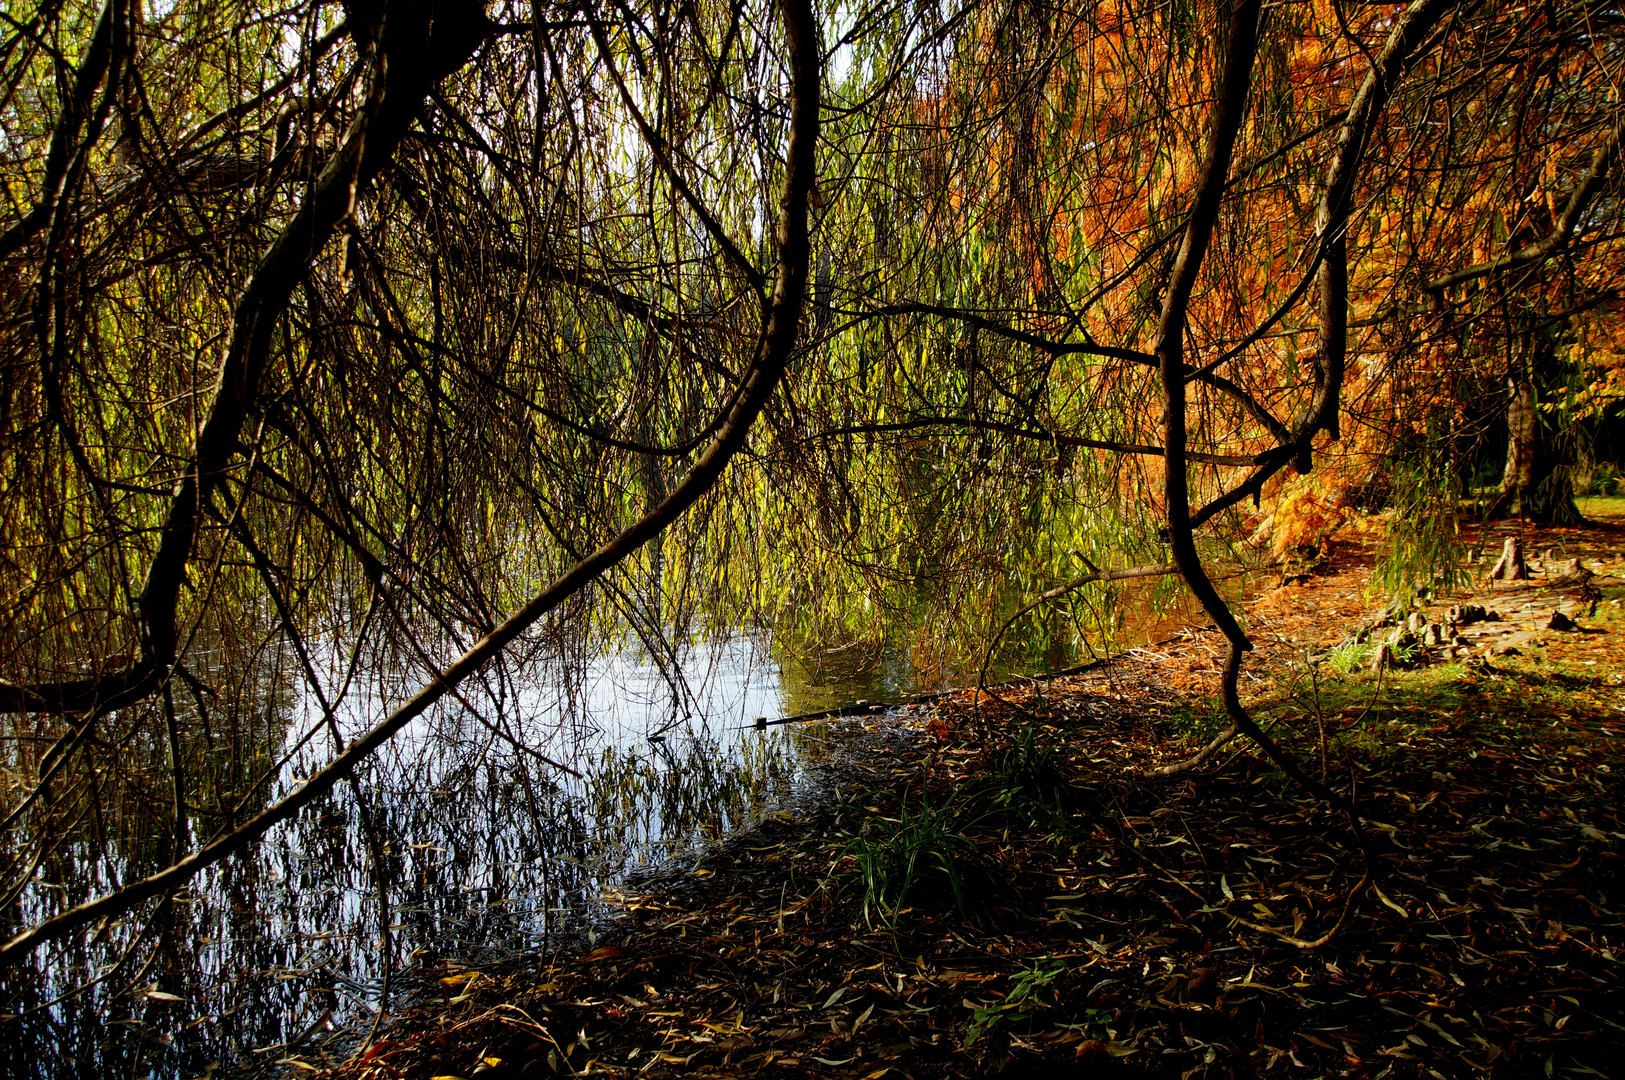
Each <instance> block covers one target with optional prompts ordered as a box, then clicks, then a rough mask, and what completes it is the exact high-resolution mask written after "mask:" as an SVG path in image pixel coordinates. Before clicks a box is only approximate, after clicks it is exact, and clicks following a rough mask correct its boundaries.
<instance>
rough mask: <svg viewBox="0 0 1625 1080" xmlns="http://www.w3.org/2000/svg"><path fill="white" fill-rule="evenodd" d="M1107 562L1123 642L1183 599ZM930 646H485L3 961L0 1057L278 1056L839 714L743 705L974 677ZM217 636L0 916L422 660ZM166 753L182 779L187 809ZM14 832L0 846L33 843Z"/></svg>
mask: <svg viewBox="0 0 1625 1080" xmlns="http://www.w3.org/2000/svg"><path fill="white" fill-rule="evenodd" d="M1129 584H1130V586H1131V588H1129V589H1125V590H1124V592H1123V596H1122V597H1121V603H1120V605H1119V606H1118V607H1117V608H1116V609H1115V611H1116V615H1115V616H1114V622H1115V629H1114V630H1113V631H1112V634H1111V636H1112V637H1114V638H1115V639H1116V641H1117V642H1118V645H1119V646H1121V645H1123V644H1125V643H1128V642H1133V641H1136V640H1138V641H1144V640H1154V639H1156V638H1157V637H1159V636H1162V635H1164V634H1165V633H1167V632H1168V631H1169V630H1170V628H1171V627H1172V626H1174V625H1177V624H1179V623H1181V622H1183V621H1185V620H1186V619H1187V618H1188V617H1189V614H1190V613H1189V611H1188V609H1187V610H1184V611H1181V610H1175V611H1172V612H1165V613H1163V614H1157V612H1158V611H1160V610H1162V609H1161V608H1160V607H1159V605H1158V604H1155V603H1153V602H1152V600H1151V593H1150V589H1151V588H1152V586H1149V585H1136V583H1129ZM1135 589H1139V590H1141V591H1140V592H1139V593H1137V592H1136V591H1135ZM1176 607H1177V605H1176ZM1073 629H1074V628H1073V627H1068V626H1066V625H1064V624H1056V625H1054V626H1053V627H1051V628H1048V629H1045V630H1043V631H1042V632H1041V633H1038V634H1036V635H1033V636H1029V637H1027V638H1026V640H1025V642H1024V643H1022V644H1021V645H1020V646H1019V647H1016V648H1014V649H1013V651H1012V652H1011V653H1010V654H1009V655H1008V656H1006V658H1005V662H1004V663H1000V664H997V665H995V667H994V668H993V669H992V670H990V672H989V674H990V677H992V678H999V677H1003V676H1005V675H1007V674H1008V673H1010V672H1011V671H1012V670H1015V671H1022V672H1029V673H1035V672H1041V671H1046V670H1051V671H1052V670H1058V669H1060V668H1063V667H1065V666H1067V665H1070V664H1072V663H1075V662H1078V661H1080V660H1088V659H1091V658H1092V654H1090V653H1088V652H1084V653H1083V654H1081V655H1080V654H1079V653H1077V652H1075V651H1074V649H1073V647H1072V645H1071V644H1070V643H1071V642H1072V641H1075V640H1078V638H1077V637H1076V636H1074V634H1073V633H1072V630H1073ZM1089 636H1092V635H1089ZM1006 644H1007V645H1010V644H1013V643H1012V642H1007V643H1006ZM943 647H944V646H943V643H942V642H940V641H936V640H935V639H922V640H917V641H916V642H915V643H914V644H912V645H910V646H908V647H906V648H903V647H897V646H892V645H886V646H880V647H874V648H866V647H862V646H854V647H850V648H832V649H817V650H810V652H809V655H810V656H811V657H812V659H794V660H790V661H787V662H784V663H780V662H778V661H776V660H775V659H774V657H773V653H774V652H775V650H772V649H770V648H768V646H767V642H766V639H765V638H764V637H761V636H752V635H742V636H738V637H735V638H733V639H731V640H726V641H721V642H716V643H712V644H706V645H696V646H690V647H687V648H683V649H679V650H675V651H672V650H663V652H662V653H661V656H662V659H661V660H660V661H658V662H657V661H656V660H655V659H653V658H652V654H651V653H650V652H649V651H648V650H647V649H642V648H629V649H625V650H622V651H618V652H617V651H610V652H608V653H607V654H606V653H593V652H590V651H588V650H586V649H585V648H581V649H580V650H579V651H578V652H577V653H576V654H575V655H573V656H572V655H568V654H565V655H561V653H560V651H559V650H558V649H557V648H556V643H555V646H554V647H553V648H552V649H551V651H548V655H547V657H546V659H545V662H536V661H537V658H536V657H534V656H532V657H531V658H529V659H526V658H524V657H516V658H514V659H512V660H511V661H504V663H503V664H502V665H498V666H496V667H494V668H492V669H490V670H488V671H486V672H485V673H483V675H482V676H481V677H480V678H478V679H475V680H470V683H469V684H467V685H466V686H465V687H463V688H460V691H459V694H458V695H457V696H456V697H455V698H454V699H448V700H447V701H445V702H443V704H442V707H440V708H437V709H436V710H434V711H432V712H430V713H429V714H427V715H425V716H423V717H421V718H419V720H418V721H417V722H416V723H415V724H414V725H413V726H412V727H410V728H409V729H408V730H406V731H404V732H402V733H401V734H399V735H397V736H396V738H395V739H394V740H393V742H391V743H390V744H389V745H388V746H386V747H385V748H384V749H383V750H381V751H380V752H379V753H378V754H377V755H375V756H374V758H373V759H372V760H370V761H368V762H366V763H365V764H364V765H363V766H361V767H359V768H358V769H357V771H356V774H355V776H354V783H353V784H349V785H344V784H341V785H340V786H339V787H338V788H336V789H335V790H334V792H333V793H332V794H331V795H329V796H328V797H327V798H326V799H325V800H324V801H322V802H321V803H319V804H317V805H315V806H313V807H311V808H308V809H307V810H306V812H305V813H303V814H301V815H299V816H298V817H296V818H295V819H294V820H292V821H290V822H287V823H285V824H283V825H281V826H279V827H277V828H276V829H274V830H273V831H272V832H271V833H269V834H268V835H267V836H266V838H265V839H264V840H263V841H262V842H261V843H260V844H258V845H257V846H256V847H255V848H253V849H252V850H251V851H250V852H249V853H247V854H245V855H243V856H240V857H237V858H234V859H229V860H227V861H225V862H223V863H221V864H219V865H218V866H216V867H214V868H212V869H210V870H209V871H207V872H205V873H204V874H202V875H200V876H199V877H198V878H196V879H194V881H193V883H192V884H191V886H190V887H189V888H188V889H187V890H186V891H185V892H184V893H182V894H180V895H178V896H176V897H175V898H174V899H173V900H172V901H171V902H168V903H162V904H158V905H156V906H152V907H149V908H147V909H145V910H143V911H141V912H138V913H136V914H135V915H132V916H130V917H126V918H125V919H122V920H119V921H117V922H115V923H113V924H111V925H108V926H103V927H99V928H97V930H96V931H95V932H94V933H91V934H88V935H87V934H81V935H79V936H77V937H74V938H72V939H70V940H69V941H67V942H65V943H59V944H56V945H51V946H46V947H43V948H41V949H40V950H38V952H37V953H36V954H35V956H34V958H33V962H32V965H31V966H30V967H29V968H27V969H25V970H20V971H11V972H7V973H5V975H4V977H3V978H0V1015H3V1017H4V1018H3V1019H0V1045H3V1046H5V1047H7V1048H8V1052H7V1053H5V1054H0V1075H6V1076H19V1077H22V1076H28V1077H34V1076H59V1077H111V1076H117V1077H130V1078H132V1080H137V1078H143V1077H153V1078H155V1080H170V1078H174V1080H190V1078H194V1077H207V1076H222V1077H223V1076H250V1075H260V1074H263V1073H265V1072H267V1071H269V1072H272V1073H275V1074H277V1075H285V1074H286V1073H287V1072H288V1071H289V1070H290V1068H291V1067H290V1066H289V1065H287V1064H285V1063H286V1062H288V1061H289V1060H290V1059H298V1060H303V1061H309V1062H319V1061H321V1060H322V1055H323V1053H324V1052H325V1053H330V1054H333V1055H335V1056H342V1055H343V1054H344V1053H345V1052H346V1051H347V1049H348V1048H349V1047H353V1046H354V1045H355V1040H356V1039H357V1038H358V1037H360V1036H361V1035H364V1034H365V1032H366V1031H367V1029H368V1027H369V1026H370V1024H371V1022H372V1018H373V1017H374V1016H376V1015H377V1013H378V1010H379V1009H380V1006H381V1005H382V1006H383V1007H384V1009H385V1011H386V1013H387V1012H388V1011H390V1010H396V1009H399V1008H400V1007H401V1006H402V1005H404V1004H406V1003H407V1002H409V1001H410V1000H411V999H412V997H413V995H415V994H421V993H424V992H426V991H427V992H431V993H438V989H439V988H438V986H437V984H435V983H433V982H432V976H433V975H435V974H439V973H440V972H441V971H443V968H442V967H440V966H438V965H439V961H442V960H452V961H458V962H466V963H470V964H474V965H478V964H480V963H482V962H488V961H491V960H497V959H503V958H509V957H513V956H516V955H520V954H525V953H534V952H537V951H545V950H548V949H552V948H559V947H573V946H576V945H579V944H580V943H581V941H582V940H583V938H585V937H589V936H590V935H591V934H592V927H593V926H594V925H595V924H597V923H598V921H600V920H602V919H603V918H605V917H606V915H607V909H606V908H605V907H604V906H603V904H602V902H601V899H600V898H601V897H602V896H603V895H604V892H605V890H606V889H607V888H610V887H612V886H614V885H616V884H618V883H620V882H622V881H624V880H625V879H626V878H627V877H628V875H635V874H636V873H638V872H639V871H640V870H647V869H651V868H655V867H666V866H670V865H672V864H674V863H677V864H680V863H681V860H682V859H683V858H684V857H686V856H687V855H688V854H691V853H694V852H696V851H699V850H701V849H703V848H704V847H705V846H707V845H710V844H714V843H716V842H718V841H720V840H721V839H723V838H725V837H726V836H728V835H730V834H732V833H736V832H738V831H740V830H742V829H745V828H748V827H749V826H751V825H752V824H754V823H756V822H758V821H760V820H761V819H762V818H763V816H764V815H766V814H769V813H772V812H774V811H775V810H779V809H782V808H784V807H786V806H788V805H789V804H791V803H792V802H793V800H794V799H795V798H796V796H797V794H798V792H801V791H804V790H806V789H808V788H809V787H810V786H811V785H812V784H813V782H814V778H815V776H816V773H817V768H818V765H819V763H820V762H823V761H827V760H829V759H830V758H831V757H832V756H838V755H839V754H840V747H841V744H842V740H843V739H844V738H846V737H847V735H848V733H849V731H850V728H849V726H848V725H849V723H850V722H844V721H832V722H828V723H794V724H786V725H776V726H770V727H767V728H766V729H765V730H758V729H757V728H756V727H755V725H754V723H753V721H754V719H755V718H757V717H781V716H789V715H798V714H802V713H808V712H813V711H816V710H823V709H828V708H832V707H837V706H842V705H847V704H851V703H853V702H855V701H858V700H870V701H896V700H898V699H900V698H902V697H904V696H906V695H908V694H911V693H913V692H915V691H917V690H922V689H936V688H940V687H942V686H943V685H965V684H967V683H969V682H971V681H974V677H975V676H974V672H975V670H976V668H977V666H978V663H977V661H976V660H970V659H969V658H965V657H961V658H959V659H958V660H957V661H954V662H950V663H947V664H944V663H942V662H941V659H942V658H941V657H940V656H937V655H936V654H937V653H938V652H940V651H941V650H942V648H943ZM544 651H547V650H544ZM566 652H567V651H566ZM944 655H946V654H944ZM245 656H247V657H249V659H247V660H244V659H242V658H243V657H245ZM214 657H215V658H214V660H213V661H212V663H213V664H214V668H213V669H212V674H211V677H210V679H209V680H207V681H208V682H209V685H210V687H213V689H210V688H209V687H205V688H204V689H205V690H206V691H207V692H202V691H200V692H197V693H193V694H192V695H191V697H192V699H193V701H194V702H195V704H188V701H187V696H186V695H184V694H180V693H176V694H174V695H172V698H173V700H169V699H166V703H165V707H166V708H172V709H173V710H174V718H173V722H172V723H170V724H169V731H170V732H171V735H170V738H169V739H168V741H167V742H166V741H165V740H164V739H162V738H161V737H160V736H159V735H157V734H155V733H161V732H162V731H163V730H164V726H163V724H161V723H159V722H157V721H156V720H155V719H154V714H153V713H152V712H151V710H153V709H156V707H157V706H156V705H148V706H145V707H146V708H148V709H149V713H148V715H146V717H145V719H142V718H140V717H138V716H135V715H134V711H132V713H131V717H130V718H128V722H124V721H125V719H126V718H121V717H120V715H119V714H114V715H113V716H111V717H109V718H107V720H106V721H104V722H103V724H102V726H101V728H100V729H99V731H98V736H99V737H98V739H96V740H95V741H94V745H93V746H92V747H91V748H90V750H87V752H86V760H87V762H88V764H87V767H86V768H85V769H84V770H83V772H84V775H83V777H82V783H83V784H84V785H85V786H86V787H87V788H88V789H89V790H90V791H91V792H92V794H91V796H90V797H88V798H83V799H79V800H78V801H75V799H74V798H60V799H58V805H60V806H65V807H66V810H65V811H61V812H60V815H59V816H60V819H61V821H62V825H61V826H60V828H61V830H62V831H61V832H60V834H59V835H58V836H57V837H56V842H55V844H54V845H47V846H44V847H41V848H39V850H41V851H42V852H44V857H43V858H42V859H41V861H40V863H39V867H38V871H37V872H36V873H35V874H34V875H33V878H32V881H31V884H30V885H29V886H28V887H27V888H24V889H22V890H21V891H20V893H19V894H18V895H17V897H16V898H15V901H14V902H13V903H11V904H10V905H9V906H8V907H6V908H0V932H3V933H6V934H8V935H9V934H10V933H13V932H15V930H16V929H18V928H20V927H22V926H24V925H28V924H30V923H32V922H35V921H37V920H39V919H40V918H42V917H44V916H47V915H49V914H50V913H52V912H55V911H60V910H62V909H63V908H64V907H67V906H70V905H72V904H76V903H80V902H82V901H84V900H87V899H92V898H94V897H97V896H100V895H103V894H104V893H106V892H108V891H110V890H112V889H114V888H116V887H117V886H118V884H119V883H120V882H126V881H130V880H134V879H136V878H138V877H140V876H144V875H145V874H148V873H152V872H153V871H155V870H157V869H160V868H162V867H163V866H165V865H167V863H168V862H169V861H170V860H171V858H172V857H173V853H174V852H175V851H176V850H192V849H195V847H196V846H198V845H199V844H201V843H205V842H207V841H208V840H209V839H210V838H211V837H212V836H213V835H214V834H215V833H216V832H218V831H220V830H222V829H227V828H230V827H232V826H233V825H235V824H237V823H240V822H241V821H242V820H245V819H246V818H247V817H249V816H251V815H252V814H253V813H255V812H256V811H258V810H260V809H263V808H264V807H265V806H266V805H269V804H270V802H271V801H272V800H274V799H275V798H278V797H280V796H282V795H284V794H286V793H287V792H288V791H290V790H292V788H294V787H295V786H297V785H298V784H299V783H300V782H301V781H302V780H303V778H305V777H306V776H308V775H310V773H311V772H312V771H314V770H315V769H317V768H320V767H321V766H322V765H323V764H324V763H325V762H326V761H328V760H330V758H331V756H332V754H333V752H334V748H335V746H336V745H337V744H338V743H339V742H341V741H348V740H349V739H351V738H353V737H355V735H356V734H358V733H359V732H362V731H365V730H366V729H368V728H369V727H371V726H372V725H373V724H374V723H376V722H377V721H378V720H379V719H380V718H381V717H382V716H384V715H385V714H386V713H387V711H388V710H389V709H390V708H392V707H393V706H395V705H397V704H399V703H400V702H401V701H402V700H404V699H405V698H406V697H407V696H408V695H409V694H410V693H411V692H413V691H414V690H415V689H416V687H417V686H418V685H421V684H422V681H423V676H424V670H425V668H424V663H423V657H422V656H421V655H419V656H418V657H417V658H416V662H414V660H413V658H411V657H402V656H399V655H387V654H386V653H385V652H384V651H382V650H380V651H379V653H378V655H369V656H368V658H367V660H366V662H365V663H359V662H358V661H357V654H356V652H353V651H352V652H350V653H348V654H347V653H346V652H345V650H344V649H342V648H340V647H338V646H337V645H331V646H329V647H327V649H326V650H325V653H324V650H323V648H322V647H321V645H320V644H319V643H312V644H311V646H310V647H309V648H308V649H307V650H306V652H305V653H304V654H302V655H299V656H297V657H295V656H293V655H290V654H289V653H288V652H287V651H286V647H285V646H278V647H276V648H269V649H267V648H261V649H260V650H259V651H258V652H255V651H254V650H251V649H244V648H242V647H241V645H240V644H239V645H238V646H237V647H235V648H224V647H222V648H220V649H218V650H217V651H216V653H215V654H214ZM977 660H979V657H978V658H977ZM228 686H229V687H234V688H235V689H231V690H227V689H226V687H228ZM211 695H212V696H211ZM324 703H332V709H331V721H329V719H328V709H326V708H324ZM176 731H182V732H185V733H186V737H185V740H184V745H182V744H181V743H179V742H177V741H176V736H175V735H174V734H173V733H174V732H176ZM199 732H201V733H202V734H201V735H200V734H199ZM28 738H29V736H28V733H27V731H26V730H24V726H23V725H22V724H19V725H18V726H17V727H14V728H13V729H12V732H11V734H10V735H9V737H8V741H6V742H4V743H0V758H4V760H0V766H3V767H4V771H5V772H6V773H8V774H11V775H14V776H22V775H23V774H24V773H25V772H26V771H27V766H28V765H29V764H30V763H31V762H32V761H33V760H35V758H34V756H33V754H32V752H31V751H30V752H24V750H23V749H22V748H23V747H24V746H26V745H28V742H27V740H28ZM35 738H36V741H37V735H36V736H35ZM98 755H99V756H98ZM176 760H180V761H181V762H182V768H181V771H182V773H183V774H184V775H185V776H187V777H188V781H187V783H188V784H189V785H190V790H191V791H192V792H193V794H191V795H188V796H187V797H185V798H183V799H182V805H183V808H184V811H183V813H181V814H179V815H177V814H176V812H175V809H174V800H173V786H172V782H171V780H170V779H169V777H171V776H172V775H173V765H172V763H173V762H174V761H176ZM13 842H15V837H14V838H13ZM7 854H8V855H9V856H10V857H11V864H12V866H13V867H15V866H17V865H19V860H22V861H26V857H27V853H26V851H23V852H19V851H18V850H10V851H8V852H7Z"/></svg>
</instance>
